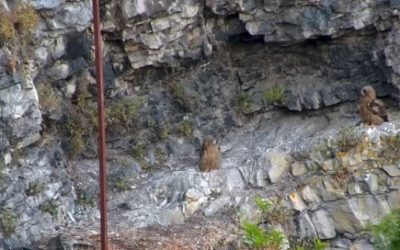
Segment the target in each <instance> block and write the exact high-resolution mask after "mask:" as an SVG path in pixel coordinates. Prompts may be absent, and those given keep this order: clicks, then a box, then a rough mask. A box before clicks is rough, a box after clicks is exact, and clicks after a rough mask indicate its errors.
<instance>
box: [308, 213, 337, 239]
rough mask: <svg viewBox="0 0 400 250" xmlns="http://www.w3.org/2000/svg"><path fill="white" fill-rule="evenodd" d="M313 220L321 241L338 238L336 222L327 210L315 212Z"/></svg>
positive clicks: (312, 216) (312, 215)
mask: <svg viewBox="0 0 400 250" xmlns="http://www.w3.org/2000/svg"><path fill="white" fill-rule="evenodd" d="M311 218H312V221H313V223H314V225H315V229H316V231H317V233H318V237H319V238H320V239H332V238H334V237H336V230H335V226H334V222H333V220H332V218H331V217H330V216H329V214H328V213H327V212H326V211H325V210H322V209H319V210H317V211H315V212H313V213H312V214H311Z"/></svg>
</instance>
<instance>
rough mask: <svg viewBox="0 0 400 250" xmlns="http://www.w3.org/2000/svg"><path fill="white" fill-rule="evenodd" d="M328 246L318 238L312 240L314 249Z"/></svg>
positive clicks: (323, 248)
mask: <svg viewBox="0 0 400 250" xmlns="http://www.w3.org/2000/svg"><path fill="white" fill-rule="evenodd" d="M327 248H328V244H327V243H325V242H322V241H321V240H320V239H316V240H314V250H325V249H327Z"/></svg>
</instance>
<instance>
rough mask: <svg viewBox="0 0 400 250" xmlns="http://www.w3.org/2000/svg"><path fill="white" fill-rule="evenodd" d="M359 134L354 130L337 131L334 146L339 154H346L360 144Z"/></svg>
mask: <svg viewBox="0 0 400 250" xmlns="http://www.w3.org/2000/svg"><path fill="white" fill-rule="evenodd" d="M361 139H362V137H361V134H360V133H359V132H358V131H357V130H356V129H354V128H351V127H342V128H340V130H339V134H338V137H337V138H336V140H335V145H336V146H337V148H338V150H339V151H340V152H348V151H350V150H351V149H353V148H355V147H356V146H357V145H358V144H359V143H360V142H361Z"/></svg>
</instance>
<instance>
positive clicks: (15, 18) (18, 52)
mask: <svg viewBox="0 0 400 250" xmlns="http://www.w3.org/2000/svg"><path fill="white" fill-rule="evenodd" d="M38 22H39V15H38V13H37V12H36V11H35V9H34V8H33V7H32V6H30V5H26V4H23V5H20V6H18V7H17V8H15V9H14V10H12V11H10V12H7V11H0V47H1V46H2V45H5V44H8V45H11V46H12V50H11V53H12V55H11V58H10V59H9V60H10V61H9V62H8V67H9V70H10V71H11V73H12V74H15V72H16V70H17V67H18V66H20V65H23V64H24V63H25V61H26V59H25V58H28V57H29V50H30V46H29V43H31V42H32V41H33V32H34V30H35V27H36V26H37V24H38ZM18 56H20V57H21V58H22V62H19V60H18V59H17V58H18Z"/></svg>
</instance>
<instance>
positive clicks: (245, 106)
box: [234, 91, 253, 113]
mask: <svg viewBox="0 0 400 250" xmlns="http://www.w3.org/2000/svg"><path fill="white" fill-rule="evenodd" d="M234 104H235V106H236V108H237V110H238V111H240V112H243V113H246V112H248V111H249V110H250V108H251V105H252V104H253V100H252V99H251V96H250V95H249V94H248V93H247V92H244V91H241V92H240V93H239V94H237V95H236V96H235V98H234Z"/></svg>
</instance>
